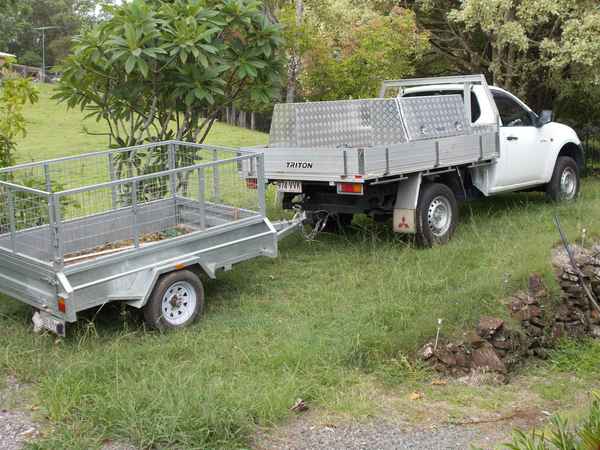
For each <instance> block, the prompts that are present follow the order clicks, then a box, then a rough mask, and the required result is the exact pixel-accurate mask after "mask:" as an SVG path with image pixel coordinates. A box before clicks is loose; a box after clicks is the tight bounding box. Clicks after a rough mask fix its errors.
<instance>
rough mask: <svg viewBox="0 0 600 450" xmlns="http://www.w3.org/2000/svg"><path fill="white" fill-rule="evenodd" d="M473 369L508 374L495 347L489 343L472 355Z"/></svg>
mask: <svg viewBox="0 0 600 450" xmlns="http://www.w3.org/2000/svg"><path fill="white" fill-rule="evenodd" d="M471 368H472V369H488V370H493V371H495V372H500V373H506V366H505V365H504V363H503V362H502V360H501V359H500V358H499V357H498V354H497V353H496V351H495V350H494V347H493V346H492V345H491V344H489V343H487V344H485V345H483V346H481V347H479V348H476V349H475V350H473V353H472V354H471Z"/></svg>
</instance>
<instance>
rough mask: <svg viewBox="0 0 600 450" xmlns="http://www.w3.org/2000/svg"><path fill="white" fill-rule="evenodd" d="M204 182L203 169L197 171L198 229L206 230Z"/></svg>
mask: <svg viewBox="0 0 600 450" xmlns="http://www.w3.org/2000/svg"><path fill="white" fill-rule="evenodd" d="M205 189H206V180H205V179H204V168H203V167H201V168H199V169H198V206H199V209H200V229H202V230H205V229H206V199H205V193H204V191H205Z"/></svg>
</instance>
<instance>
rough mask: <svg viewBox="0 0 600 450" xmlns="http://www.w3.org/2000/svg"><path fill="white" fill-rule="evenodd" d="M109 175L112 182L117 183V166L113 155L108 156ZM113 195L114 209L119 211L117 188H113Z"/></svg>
mask: <svg viewBox="0 0 600 450" xmlns="http://www.w3.org/2000/svg"><path fill="white" fill-rule="evenodd" d="M107 156H108V174H109V176H110V181H115V177H116V174H115V164H114V162H113V154H112V153H109V154H108V155H107ZM111 191H112V192H111V194H112V208H113V209H117V186H113V187H111Z"/></svg>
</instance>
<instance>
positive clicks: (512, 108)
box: [492, 91, 533, 127]
mask: <svg viewBox="0 0 600 450" xmlns="http://www.w3.org/2000/svg"><path fill="white" fill-rule="evenodd" d="M492 94H493V96H494V100H495V102H496V106H497V107H498V112H499V113H500V118H501V119H502V125H503V126H505V127H530V126H533V121H532V119H531V114H529V111H527V110H526V109H524V108H523V107H522V106H521V105H519V104H518V103H517V102H516V101H514V99H512V98H510V97H509V96H507V95H505V94H503V93H502V92H496V91H492Z"/></svg>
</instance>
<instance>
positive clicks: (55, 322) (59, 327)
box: [33, 311, 66, 337]
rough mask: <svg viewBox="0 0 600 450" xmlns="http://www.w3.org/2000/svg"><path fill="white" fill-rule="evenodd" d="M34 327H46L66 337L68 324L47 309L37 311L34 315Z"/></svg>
mask: <svg viewBox="0 0 600 450" xmlns="http://www.w3.org/2000/svg"><path fill="white" fill-rule="evenodd" d="M33 325H34V329H45V330H49V331H52V332H53V333H55V334H57V335H59V336H62V337H65V328H66V326H65V325H66V324H65V321H64V320H60V319H57V318H56V317H53V316H51V315H50V314H48V313H47V312H45V311H36V312H35V314H34V315H33Z"/></svg>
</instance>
